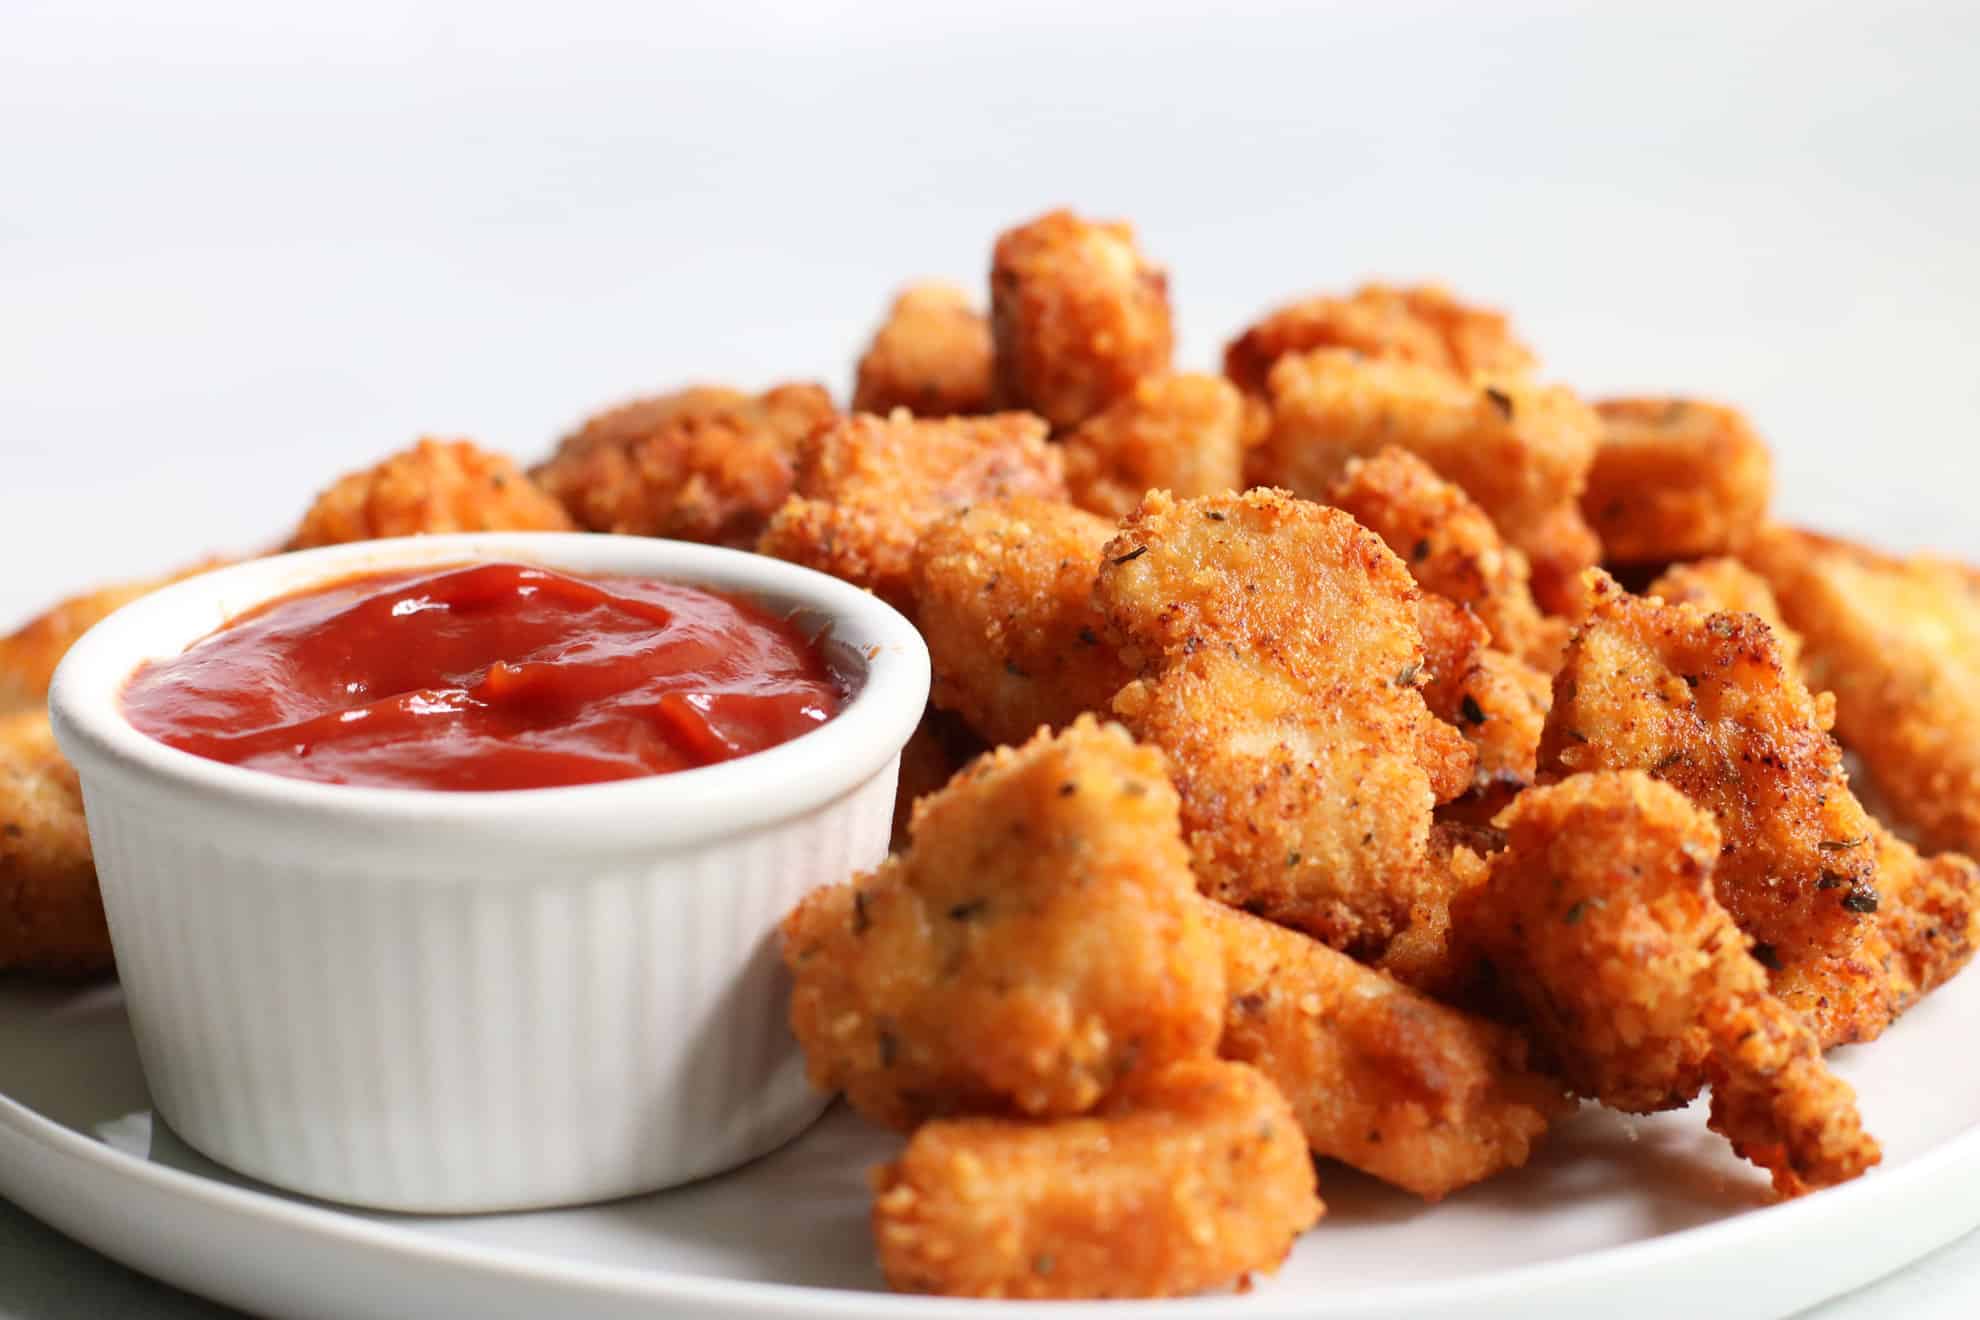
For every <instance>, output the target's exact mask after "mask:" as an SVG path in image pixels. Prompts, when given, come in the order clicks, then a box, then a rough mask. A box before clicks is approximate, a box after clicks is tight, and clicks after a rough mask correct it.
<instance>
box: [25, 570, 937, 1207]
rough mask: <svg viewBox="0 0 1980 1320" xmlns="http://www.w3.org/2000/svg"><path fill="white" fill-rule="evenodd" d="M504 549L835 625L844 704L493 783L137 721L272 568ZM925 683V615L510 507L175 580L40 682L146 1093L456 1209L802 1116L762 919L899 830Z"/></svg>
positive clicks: (544, 1194) (262, 1155)
mask: <svg viewBox="0 0 1980 1320" xmlns="http://www.w3.org/2000/svg"><path fill="white" fill-rule="evenodd" d="M497 559H500V560H516V561H521V562H526V563H530V564H536V565H540V566H543V567H547V568H554V569H560V570H564V571H567V572H577V573H639V574H649V575H652V576H656V577H665V578H670V579H673V580H676V581H681V582H689V583H695V584H698V585H702V586H708V587H712V588H716V589H719V590H724V591H735V592H742V593H746V594H748V595H750V596H752V597H754V598H755V599H757V600H758V601H761V602H763V603H764V604H766V605H768V606H770V607H771V608H773V609H778V610H782V611H791V612H794V613H795V614H796V615H797V616H798V617H799V618H800V619H801V621H802V622H803V624H804V626H805V627H806V630H807V631H808V632H814V633H815V632H819V631H821V630H829V637H830V642H829V645H830V646H831V648H832V649H833V651H834V652H835V653H836V655H837V656H838V657H839V659H840V660H841V661H842V662H843V663H845V664H846V665H847V666H848V667H849V668H851V669H852V670H853V671H854V672H855V673H857V674H859V675H860V685H859V687H858V690H857V693H856V695H855V696H853V698H852V699H851V700H850V701H849V702H848V703H847V704H846V707H845V709H844V710H843V711H842V712H841V713H840V714H839V715H838V717H837V718H835V719H833V720H830V721H828V722H827V723H826V724H824V725H822V726H820V727H819V728H817V729H815V730H813V731H812V732H810V733H807V734H805V735H803V736H802V737H800V738H798V739H796V740H794V741H792V742H789V743H786V744H784V745H782V746H780V747H775V748H772V749H770V750H769V751H765V752H760V753H757V754H756V755H753V756H748V757H744V758H741V759H739V760H736V761H731V762H728V763H726V764H723V765H717V766H710V767H706V768H703V769H698V770H690V771H686V772H683V773H679V774H673V775H663V776H658V777H654V778H648V779H636V780H628V781H624V782H620V783H610V784H593V785H583V786H578V787H571V788H552V789H532V790H525V791H520V792H503V793H447V792H435V791H426V790H409V789H381V788H351V787H344V786H338V785H325V784H315V783H307V782H304V781H300V780H293V779H284V778H281V777H278V776H275V775H270V774H263V773H260V772H257V771H253V770H246V769H242V768H240V767H237V766H230V765H223V764H220V763H218V762H214V761H208V760H203V759H201V758H199V757H196V756H192V755H190V754H188V753H186V752H181V751H178V750H176V749H174V748H171V747H167V746H165V745H164V744H163V743H159V742H156V741H153V740H152V739H151V738H148V737H146V736H145V735H144V734H141V733H139V732H138V731H137V730H135V729H134V728H132V727H131V725H130V724H129V723H128V722H127V721H126V720H125V718H124V716H123V713H122V702H121V694H122V691H123V688H124V685H125V682H126V680H127V679H128V678H129V677H130V675H131V673H132V671H133V670H135V669H136V668H137V667H138V665H140V664H141V663H143V662H144V661H147V660H154V659H162V658H165V657H169V656H174V655H177V654H178V653H180V652H181V651H183V650H184V649H185V647H186V646H187V645H188V644H189V643H191V642H193V641H195V640H197V639H198V638H200V637H202V636H204V635H206V634H207V633H210V632H212V631H213V630H214V629H215V628H218V627H220V626H221V625H222V624H224V623H226V622H227V620H228V619H230V618H232V617H234V616H236V615H238V614H239V613H241V612H242V611H244V610H246V609H248V608H250V607H252V606H254V605H257V604H260V603H262V602H264V601H267V600H269V599H271V598H273V597H275V596H279V595H282V594H284V593H287V592H291V591H295V590H298V589H301V588H305V587H309V586H312V585H314V584H318V583H322V582H327V581H329V580H332V579H336V578H341V577H345V576H348V575H350V574H354V573H361V572H369V571H373V570H382V569H392V568H399V567H408V566H420V565H443V564H454V563H468V562H475V561H487V560H497ZM927 694H928V653H927V650H926V649H925V648H924V647H923V645H922V642H921V638H920V637H919V635H917V634H916V632H915V630H914V628H913V627H912V626H911V625H910V624H909V623H908V622H907V621H906V620H905V619H903V618H902V617H901V616H900V615H899V614H896V613H895V612H894V611H893V610H891V609H889V608H888V607H887V606H886V605H884V604H882V603H881V602H880V601H878V600H876V599H875V598H874V597H872V596H870V595H868V594H867V593H865V592H863V591H860V590H858V589H856V588H854V587H851V586H848V585H847V584H845V583H843V582H839V581H837V580H835V579H832V578H829V577H826V576H824V575H822V574H819V573H814V572H811V571H809V570H807V569H802V568H798V567H795V566H793V565H790V564H785V563H780V562H778V561H776V560H772V559H766V558H761V557H759V556H756V555H749V554H744V553H741V552H738V551H733V550H721V549H715V548H712V547H709V546H700V545H686V544H682V543H679V542H671V541H657V540H647V539H642V538H634V537H621V536H583V535H568V534H562V533H507V534H491V535H473V536H436V537H422V538H416V539H410V540H399V541H373V542H367V543H364V544H361V545H346V546H335V547H331V548H329V549H324V550H311V551H306V552H303V553H299V554H290V555H282V556H279V557H277V558H273V559H265V560H259V561H256V562H253V563H247V564H241V565H239V566H236V567H233V568H226V569H222V570H219V571H218V572H214V573H209V574H206V575H204V576H202V577H198V578H193V579H191V580H189V581H186V582H182V583H179V584H177V585H175V586H172V587H168V588H166V589H165V590H163V591H160V592H158V593H157V594H155V595H152V596H147V597H145V598H144V599H142V600H139V601H137V602H136V603H134V604H132V605H129V606H127V607H125V608H124V609H122V610H120V611H118V612H117V613H116V614H114V615H112V616H111V617H110V618H109V619H107V620H105V621H104V622H103V623H101V624H99V625H98V626H97V627H96V628H94V629H92V630H91V631H90V632H89V634H88V635H87V636H85V637H84V638H83V639H82V640H81V641H79V642H78V643H77V644H76V646H75V648H74V649H73V650H72V651H71V652H70V653H69V656H68V658H67V659H66V660H65V661H64V662H63V664H62V667H61V669H60V671H59V672H58V673H57V674H56V676H55V682H54V687H53V689H52V692H51V696H50V702H49V705H50V710H51V712H52V714H53V716H54V721H55V732H56V736H57V737H58V738H59V739H60V741H61V744H62V749H63V750H64V751H65V752H66V753H67V754H68V756H69V758H70V760H72V761H73V762H74V763H75V766H76V769H77V770H78V771H79V772H80V774H81V777H82V785H83V798H84V803H85V806H86V809H87V811H88V816H89V833H90V842H91V844H92V846H93V847H94V849H95V852H96V866H97V873H98V875H99V877H100V878H101V881H102V885H103V899H104V906H105V908H106V909H107V910H108V913H109V918H110V933H111V938H112V941H113V943H114V944H115V947H116V953H117V969H118V973H119V975H120V976H121V978H122V980H123V985H124V991H125V995H126V998H127V1000H128V1003H129V1009H130V1017H131V1025H132V1028H133V1030H134V1031H135V1033H136V1036H137V1044H138V1052H139V1055H140V1057H141V1058H142V1060H143V1063H144V1071H145V1077H146V1079H147V1081H148V1082H149V1083H150V1086H151V1093H152V1097H153V1100H154V1101H155V1103H156V1105H157V1107H158V1111H159V1112H160V1113H161V1114H162V1115H163V1116H164V1117H165V1118H166V1120H167V1121H169V1122H170V1123H171V1125H172V1127H173V1128H174V1129H175V1130H176V1131H177V1132H178V1133H179V1135H181V1136H182V1137H184V1138H185V1139H186V1140H187V1141H188V1142H190V1143H191V1144H192V1145H194V1146H196V1147H198V1148H199V1149H200V1150H202V1151H204V1152H205V1153H206V1154H208V1155H209V1156H211V1157H212V1158H214V1159H216V1160H218V1161H220V1162H221V1163H223V1164H226V1165H228V1166H230V1167H232V1168H234V1169H237V1170H239V1171H240V1172H242V1173H246V1174H249V1175H252V1176H253V1177H256V1178H260V1179H263V1180H265V1181H267V1182H270V1183H273V1184H276V1185H277V1186H280V1187H284V1188H288V1189H290V1190H292V1191H297V1192H303V1193H306V1194H308V1195H312V1196H319V1197H323V1198H325V1199H328V1200H332V1201H343V1202H350V1203H354V1204H359V1205H367V1206H374V1207H379V1208H383V1209H392V1210H405V1211H422V1212H461V1211H490V1210H510V1209H523V1208H529V1207H539V1206H550V1205H568V1204H575V1203H579V1202H584V1201H595V1200H602V1199H605V1198H609V1197H615V1196H624V1195H630V1194H633V1193H638V1192H646V1191H652V1190H655V1189H657V1188H660V1187H665V1186H669V1185H672V1184H674V1183H679V1182H683V1181H686V1180H688V1179H691V1178H697V1177H701V1176H703V1175H706V1174H711V1173H716V1172H719V1171H720V1170H723V1169H727V1168H731V1167H733V1166H735V1165H737V1164H739V1163H742V1162H743V1161H745V1160H748V1159H750V1158H752V1157H754V1156H757V1155H760V1154H762V1153H764V1152H765V1151H768V1150H770V1149H772V1148H774V1147H776V1146H777V1145H779V1144H781V1143H783V1142H785V1141H787V1140H789V1139H790V1138H791V1137H792V1136H794V1135H795V1134H797V1133H798V1132H800V1131H801V1130H803V1128H804V1127H805V1126H806V1125H807V1124H808V1123H810V1122H811V1120H812V1119H814V1118H815V1117H817V1114H818V1112H819V1110H820V1109H821V1108H822V1107H823V1104H824V1100H823V1098H822V1097H820V1096H817V1095H815V1094H813V1093H811V1092H810V1091H809V1090H808V1089H807V1088H806V1085H805V1080H804V1075H803V1067H802V1061H801V1059H800V1058H799V1055H798V1051H797V1047H796V1045H795V1043H794V1042H793V1041H792V1039H791V1036H790V1031H789V1028H788V1025H787V1021H786V1011H787V1002H786V1000H787V991H786V985H785V982H784V979H783V971H782V967H781V964H780V961H779V958H778V954H777V949H776V937H775V936H776V926H777V923H778V921H779V920H780V919H781V918H782V916H783V915H784V913H785V912H786V911H787V910H788V909H789V908H790V906H791V905H792V904H793V903H794V902H796V900H797V899H798V898H799V896H800V895H802V894H803V893H804V892H805V891H806V890H808V889H810V888H812V887H813V886H815V885H818V884H822V883H826V882H828V881H836V880H842V879H844V878H846V876H847V875H848V874H849V873H851V872H852V871H853V870H855V869H858V868H862V867H867V866H871V865H873V864H874V863H876V862H877V861H878V860H879V859H880V858H881V856H882V855H883V854H884V853H885V852H886V848H887V836H888V828H889V824H890V820H891V814H892V810H893V803H894V787H895V776H896V773H897V768H898V764H899V759H900V749H901V746H902V744H904V743H905V742H906V741H907V738H908V735H909V734H910V732H912V730H913V729H914V726H915V723H916V721H917V720H918V719H919V718H920V716H921V712H922V706H923V703H924V701H925V700H926V698H927Z"/></svg>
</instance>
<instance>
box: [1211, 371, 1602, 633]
mask: <svg viewBox="0 0 1980 1320" xmlns="http://www.w3.org/2000/svg"><path fill="white" fill-rule="evenodd" d="M1267 386H1268V388H1269V390H1270V393H1271V400H1272V429H1271V431H1270V433H1269V434H1268V435H1267V436H1266V438H1265V441H1264V443H1263V444H1261V445H1260V446H1259V447H1258V448H1256V449H1254V450H1252V451H1251V454H1250V456H1249V458H1248V459H1247V471H1246V475H1247V477H1248V478H1249V479H1250V480H1251V481H1252V482H1253V483H1254V484H1263V485H1274V486H1285V487H1287V488H1289V489H1291V490H1292V491H1294V492H1295V493H1297V494H1300V495H1304V496H1307V497H1309V498H1311V499H1325V498H1326V497H1327V493H1328V491H1329V490H1330V489H1331V488H1332V487H1333V485H1334V483H1335V482H1336V481H1337V480H1339V479H1340V477H1341V476H1342V474H1343V473H1344V472H1345V471H1346V469H1347V465H1348V463H1349V462H1351V461H1352V460H1354V459H1356V458H1367V457H1370V456H1373V455H1375V454H1378V453H1380V452H1381V451H1382V450H1383V449H1386V448H1389V447H1390V446H1396V447H1399V448H1402V449H1406V450H1408V451H1409V452H1411V453H1413V454H1415V455H1416V457H1418V458H1420V459H1422V460H1423V461H1424V462H1425V463H1427V464H1429V465H1430V467H1431V468H1432V469H1433V470H1434V471H1435V472H1436V473H1437V474H1438V475H1439V476H1441V477H1443V478H1445V479H1446V480H1448V481H1452V482H1455V483H1457V485H1458V486H1460V487H1461V488H1462V489H1463V490H1464V492H1465V494H1467V495H1469V496H1470V497H1471V498H1472V499H1473V500H1474V501H1476V502H1477V504H1478V506H1479V508H1481V509H1483V510H1484V511H1485V514H1486V516H1487V517H1489V518H1490V519H1491V520H1492V522H1493V523H1495V524H1496V525H1497V526H1498V528H1499V530H1500V532H1501V533H1502V534H1503V535H1504V536H1505V538H1506V540H1507V541H1508V542H1510V543H1511V544H1512V545H1513V546H1515V547H1516V548H1518V549H1519V550H1520V551H1521V552H1523V553H1524V554H1525V555H1526V557H1527V560H1528V563H1529V565H1530V567H1531V572H1532V579H1533V590H1534V594H1535V596H1536V597H1537V598H1538V599H1539V601H1540V603H1541V605H1542V606H1544V607H1546V608H1548V609H1550V610H1553V611H1555V612H1556V613H1560V612H1563V611H1564V609H1565V608H1566V605H1567V604H1568V603H1569V601H1570V600H1571V596H1572V591H1571V588H1572V586H1573V584H1574V581H1575V578H1576V575H1577V574H1579V573H1580V572H1581V571H1582V570H1583V569H1585V568H1588V567H1590V566H1591V565H1593V564H1594V563H1595V562H1596V560H1597V559H1598V558H1599V557H1600V549H1601V547H1600V545H1599V544H1598V543H1597V541H1596V539H1595V536H1594V533H1592V532H1591V531H1589V529H1588V527H1587V525H1586V524H1585V523H1584V522H1583V521H1582V518H1581V512H1580V507H1579V505H1578V503H1577V501H1578V500H1579V499H1580V497H1581V491H1582V486H1583V484H1584V482H1585V481H1586V480H1587V476H1588V465H1589V463H1590V462H1591V461H1592V460H1593V458H1594V455H1595V446H1596V440H1597V437H1598V436H1599V434H1600V430H1601V423H1600V421H1599V420H1598V419H1597V418H1596V416H1595V413H1594V412H1593V410H1591V409H1590V408H1589V407H1588V406H1587V405H1586V404H1584V403H1582V402H1581V400H1579V399H1577V398H1576V397H1575V396H1574V394H1573V393H1572V392H1570V391H1568V390H1565V389H1561V388H1559V387H1543V386H1539V385H1535V384H1532V383H1531V382H1529V381H1526V380H1524V379H1522V378H1518V377H1513V376H1480V377H1475V378H1470V379H1467V378H1465V377H1463V376H1459V375H1457V374H1455V373H1453V372H1450V371H1446V370H1443V369H1442V368H1440V367H1434V366H1426V365H1424V364H1422V363H1418V362H1407V361H1396V360H1378V359H1371V358H1364V357H1362V356H1360V355H1358V354H1356V353H1353V352H1349V351H1347V350H1344V349H1333V348H1323V349H1316V350H1314V351H1313V352H1310V353H1295V354H1290V355H1288V356H1286V357H1283V358H1280V359H1279V361H1278V364H1277V365H1276V366H1274V367H1273V368H1272V371H1271V375H1270V376H1269V377H1268V378H1267Z"/></svg>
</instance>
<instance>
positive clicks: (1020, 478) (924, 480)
mask: <svg viewBox="0 0 1980 1320" xmlns="http://www.w3.org/2000/svg"><path fill="white" fill-rule="evenodd" d="M1019 495H1032V496H1037V497H1038V498H1040V499H1046V500H1064V499H1065V497H1066V485H1065V468H1064V458H1063V457H1062V456H1061V455H1060V453H1059V451H1058V449H1057V447H1056V446H1053V445H1049V444H1047V443H1046V442H1045V426H1044V424H1043V423H1042V422H1040V421H1039V420H1038V419H1037V418H1036V417H1033V416H1031V415H1029V414H1027V413H998V414H996V415H994V416H990V417H946V418H938V419H932V420H930V419H917V418H914V417H911V416H909V415H908V414H907V413H906V412H903V411H900V410H896V411H895V412H893V413H892V414H890V415H889V416H886V417H872V416H868V415H866V414H864V413H861V414H858V415H856V416H852V417H847V418H844V419H842V420H841V421H838V422H836V423H834V424H832V425H831V426H828V427H826V428H825V429H824V430H822V431H819V432H816V433H815V434H813V435H812V436H810V437H809V438H808V439H806V441H805V442H804V444H802V445H801V446H800V447H799V458H798V477H797V491H796V493H795V494H794V495H792V496H791V498H790V499H788V500H786V501H785V502H784V505H783V507H782V508H780V509H778V510H777V512H776V514H775V515H774V516H773V517H772V518H771V519H770V524H769V526H768V527H766V528H765V529H764V532H763V537H762V539H761V540H760V541H759V542H758V543H757V547H756V548H757V550H758V551H759V552H760V553H762V554H766V555H774V556H776V557H777V558H779V559H788V560H791V561H792V562H793V563H799V564H803V565H805V566H807V567H809V568H815V569H819V570H820V571H822V572H826V573H830V574H831V575H832V576H834V577H838V578H844V579H845V580H846V581H848V582H852V583H855V584H857V585H859V586H862V587H865V588H867V589H868V590H869V591H872V592H873V593H874V594H875V595H878V596H880V597H881V598H882V599H884V600H886V601H887V602H888V603H889V604H892V605H894V606H896V607H897V608H899V609H902V610H904V611H905V610H911V609H912V608H913V595H914V581H913V574H914V548H915V544H916V543H917V542H918V541H919V540H920V539H921V534H922V533H923V532H924V531H926V530H927V529H928V527H929V525H930V524H931V523H933V522H935V521H936V520H937V519H939V518H941V517H943V516H944V515H946V514H949V513H952V512H954V511H955V510H957V509H961V508H965V507H967V506H969V505H971V504H979V503H982V502H983V501H985V500H995V499H1002V498H1005V497H1009V496H1019Z"/></svg>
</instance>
